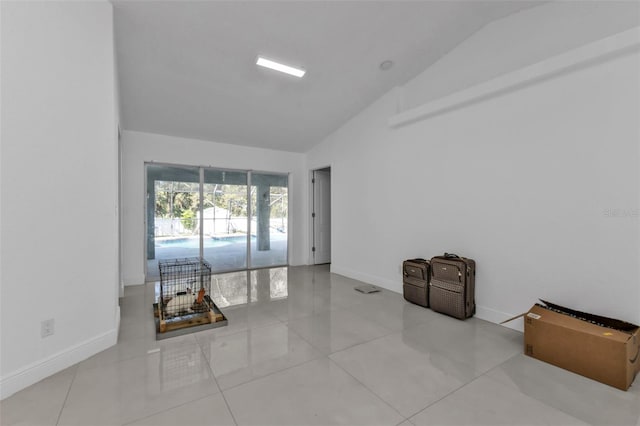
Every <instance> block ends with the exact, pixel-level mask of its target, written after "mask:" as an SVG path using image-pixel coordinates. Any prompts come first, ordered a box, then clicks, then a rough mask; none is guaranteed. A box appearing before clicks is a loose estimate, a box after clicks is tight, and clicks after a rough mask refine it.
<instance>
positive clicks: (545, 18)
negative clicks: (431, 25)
mask: <svg viewBox="0 0 640 426" xmlns="http://www.w3.org/2000/svg"><path fill="white" fill-rule="evenodd" d="M638 25H640V3H639V2H635V1H609V0H605V1H561V2H550V3H547V4H544V5H542V6H539V7H534V8H530V9H525V10H523V11H521V12H518V13H515V14H513V15H511V16H509V17H507V18H505V19H500V20H498V21H494V22H492V23H490V24H488V25H487V26H486V27H485V28H483V29H482V30H481V31H479V32H477V33H476V34H474V36H473V37H470V38H468V39H467V40H465V41H464V42H462V43H461V44H460V45H459V46H457V47H456V48H455V49H453V50H452V51H451V52H449V54H447V55H445V56H444V57H443V58H441V59H440V60H439V61H438V62H436V63H435V64H433V65H432V66H431V67H429V68H428V69H427V70H425V71H424V72H423V73H421V74H420V75H418V76H417V77H416V78H414V79H413V80H412V81H410V82H409V83H407V84H406V85H405V86H404V88H405V90H404V92H403V94H404V99H403V100H402V102H403V103H404V105H405V107H407V108H411V107H415V106H418V105H420V104H423V103H424V102H427V101H430V100H433V99H437V98H440V97H442V96H445V95H448V94H451V93H454V92H457V91H458V90H460V89H463V88H466V87H469V86H472V85H474V84H478V83H481V82H484V81H487V80H490V79H492V78H494V77H498V76H500V75H502V74H504V73H506V72H509V71H515V70H518V69H520V68H523V67H525V66H527V65H531V64H535V63H537V62H540V61H542V60H544V59H545V58H548V57H550V56H554V55H557V54H560V53H562V52H566V51H568V50H571V49H575V48H578V47H580V46H582V45H584V44H587V43H590V42H593V41H596V40H599V39H602V38H604V37H606V36H609V35H611V34H614V33H617V32H621V31H623V30H626V29H629V28H632V27H635V26H638Z"/></svg>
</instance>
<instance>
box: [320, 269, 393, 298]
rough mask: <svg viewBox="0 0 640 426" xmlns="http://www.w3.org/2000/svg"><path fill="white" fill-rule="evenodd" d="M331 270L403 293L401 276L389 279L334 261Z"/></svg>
mask: <svg viewBox="0 0 640 426" xmlns="http://www.w3.org/2000/svg"><path fill="white" fill-rule="evenodd" d="M331 272H332V273H334V274H339V275H344V276H345V277H348V278H353V279H354V280H359V281H364V282H365V283H367V284H373V285H377V286H379V287H382V288H385V289H387V290H390V291H394V292H396V293H402V278H399V279H398V280H397V282H396V280H388V279H384V278H380V277H378V276H375V275H369V274H365V273H362V272H359V271H355V270H353V269H349V268H345V267H342V266H340V265H336V264H334V263H332V264H331Z"/></svg>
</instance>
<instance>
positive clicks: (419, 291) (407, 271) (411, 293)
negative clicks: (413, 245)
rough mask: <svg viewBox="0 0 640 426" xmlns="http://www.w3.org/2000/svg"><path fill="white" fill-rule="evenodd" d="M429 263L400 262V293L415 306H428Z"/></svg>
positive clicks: (423, 261)
mask: <svg viewBox="0 0 640 426" xmlns="http://www.w3.org/2000/svg"><path fill="white" fill-rule="evenodd" d="M429 276H430V271H429V261H428V260H426V259H409V260H405V261H404V262H402V293H403V295H404V298H405V299H406V300H407V301H409V302H411V303H415V304H416V305H420V306H424V307H428V306H429Z"/></svg>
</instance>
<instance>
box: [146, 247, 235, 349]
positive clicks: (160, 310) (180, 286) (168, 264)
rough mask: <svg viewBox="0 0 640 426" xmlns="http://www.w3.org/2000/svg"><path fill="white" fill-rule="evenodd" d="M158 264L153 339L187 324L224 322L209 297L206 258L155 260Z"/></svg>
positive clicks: (192, 325) (209, 269) (183, 327)
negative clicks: (158, 279) (158, 276)
mask: <svg viewBox="0 0 640 426" xmlns="http://www.w3.org/2000/svg"><path fill="white" fill-rule="evenodd" d="M158 267H159V268H160V295H159V298H158V303H157V304H156V317H157V318H158V321H157V322H158V327H157V331H158V333H156V338H158V339H160V338H164V337H171V336H170V335H165V333H169V332H175V331H178V330H184V329H186V328H191V327H197V326H202V325H208V324H216V325H217V326H220V325H226V323H227V320H226V318H225V317H224V315H223V314H222V312H220V310H219V309H218V307H217V306H216V305H215V304H214V303H213V300H212V299H211V265H210V264H209V263H208V262H207V261H206V260H204V259H201V258H186V259H171V260H164V261H160V262H158ZM207 328H208V327H207ZM190 331H197V330H190ZM179 334H182V333H179Z"/></svg>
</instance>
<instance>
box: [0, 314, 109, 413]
mask: <svg viewBox="0 0 640 426" xmlns="http://www.w3.org/2000/svg"><path fill="white" fill-rule="evenodd" d="M116 317H117V321H116V324H117V327H116V328H115V329H113V330H109V331H107V332H105V333H102V334H100V335H98V336H96V337H93V338H91V339H89V340H86V341H84V342H82V343H79V344H77V345H75V346H72V347H70V348H68V349H66V350H64V351H60V352H58V353H56V354H53V355H51V356H49V357H47V358H45V359H43V360H40V361H36V362H34V363H32V364H30V365H27V366H25V367H23V368H21V369H19V370H18V371H15V372H13V373H10V374H8V375H6V376H4V377H2V378H0V400H1V399H5V398H8V397H10V396H11V395H13V394H14V393H16V392H18V391H21V390H22V389H24V388H26V387H28V386H31V385H32V384H34V383H38V382H39V381H40V380H42V379H45V378H47V377H49V376H51V375H53V374H55V373H57V372H59V371H62V370H64V369H65V368H68V367H71V366H72V365H73V364H76V363H78V362H80V361H84V360H85V359H87V358H89V357H90V356H93V355H95V354H97V353H98V352H101V351H103V350H105V349H107V348H109V347H111V346H113V345H115V344H116V343H117V341H118V329H119V323H120V308H119V307H118V309H117V314H116Z"/></svg>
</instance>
